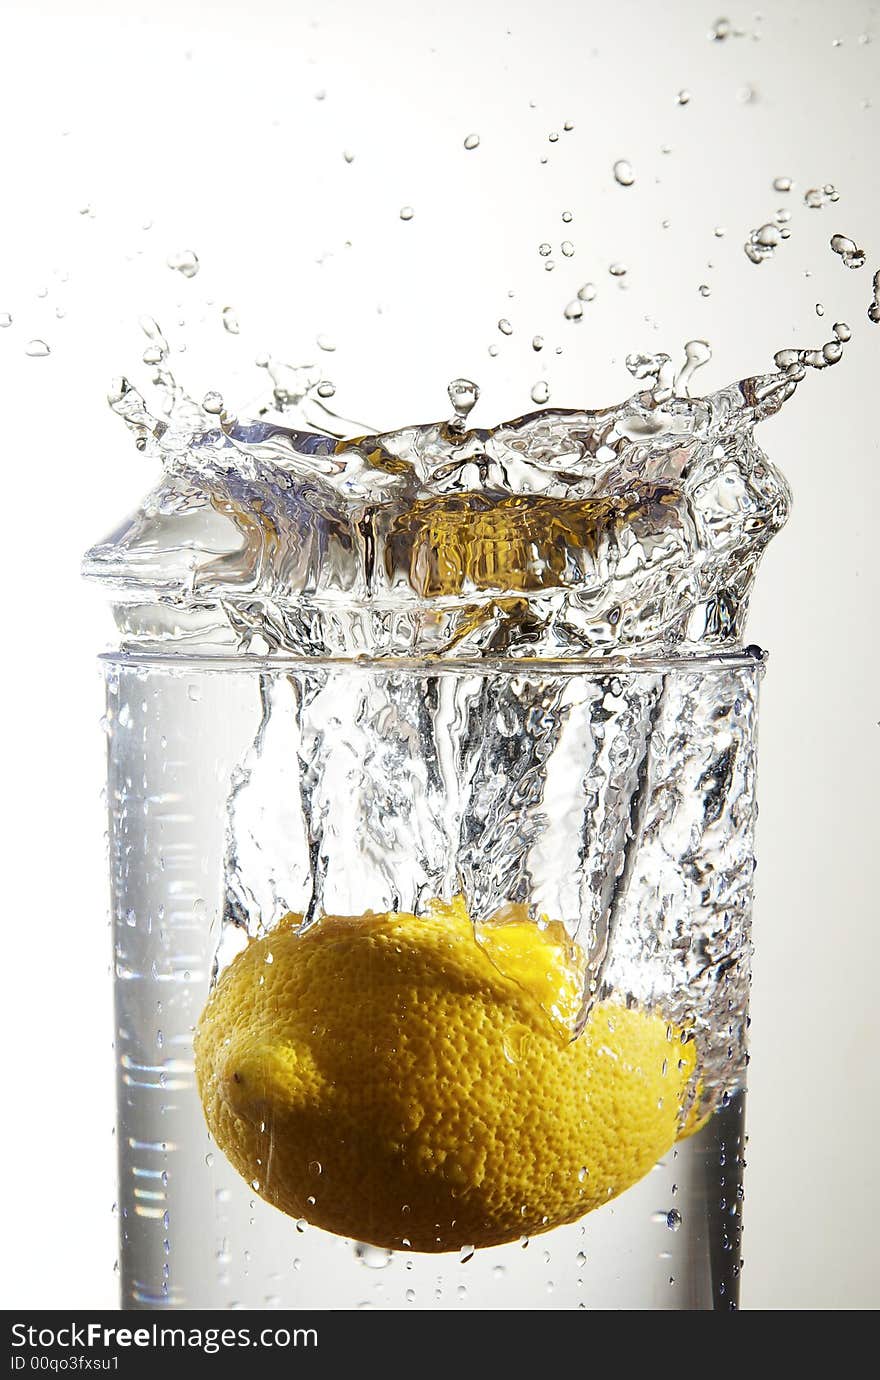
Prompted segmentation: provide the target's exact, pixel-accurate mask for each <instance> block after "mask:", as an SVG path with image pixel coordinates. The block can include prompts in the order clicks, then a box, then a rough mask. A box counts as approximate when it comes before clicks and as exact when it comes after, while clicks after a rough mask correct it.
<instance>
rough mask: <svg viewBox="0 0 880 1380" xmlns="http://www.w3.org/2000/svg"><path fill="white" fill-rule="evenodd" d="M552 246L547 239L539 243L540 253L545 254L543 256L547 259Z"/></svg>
mask: <svg viewBox="0 0 880 1380" xmlns="http://www.w3.org/2000/svg"><path fill="white" fill-rule="evenodd" d="M551 248H552V246H551V245H549V244H548V243H547V241H546V240H545V241H544V242H543V244H539V245H538V253H539V254H541V255H543V257H544V258H545V259H546V257H547V255H548V254H549V253H550V250H551Z"/></svg>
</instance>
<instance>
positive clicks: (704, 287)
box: [700, 283, 712, 297]
mask: <svg viewBox="0 0 880 1380" xmlns="http://www.w3.org/2000/svg"><path fill="white" fill-rule="evenodd" d="M711 295H712V289H711V288H710V286H709V284H708V283H700V296H701V297H711Z"/></svg>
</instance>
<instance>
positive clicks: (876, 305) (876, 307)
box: [868, 268, 880, 326]
mask: <svg viewBox="0 0 880 1380" xmlns="http://www.w3.org/2000/svg"><path fill="white" fill-rule="evenodd" d="M872 288H873V292H874V300H873V302H872V303H871V305H870V306H869V307H868V320H869V321H873V323H874V325H875V326H876V325H880V268H878V270H877V272H876V273H875V274H874V281H873V283H872Z"/></svg>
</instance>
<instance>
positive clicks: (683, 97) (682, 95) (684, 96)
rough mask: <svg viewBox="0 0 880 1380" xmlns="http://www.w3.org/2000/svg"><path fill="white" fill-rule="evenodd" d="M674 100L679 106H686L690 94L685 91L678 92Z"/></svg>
mask: <svg viewBox="0 0 880 1380" xmlns="http://www.w3.org/2000/svg"><path fill="white" fill-rule="evenodd" d="M675 99H676V100H677V101H678V103H679V105H688V104H689V103H690V99H691V93H690V91H685V90H682V91H679V93H678V95H677V96H676V98H675Z"/></svg>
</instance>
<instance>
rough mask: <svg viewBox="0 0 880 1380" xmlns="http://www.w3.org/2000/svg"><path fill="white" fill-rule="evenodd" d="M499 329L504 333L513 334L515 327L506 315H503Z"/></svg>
mask: <svg viewBox="0 0 880 1380" xmlns="http://www.w3.org/2000/svg"><path fill="white" fill-rule="evenodd" d="M498 329H499V331H500V332H501V334H502V335H513V327H512V326H511V324H510V322H509V321H508V319H507V317H506V316H502V318H501V320H500V321H499V322H498Z"/></svg>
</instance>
